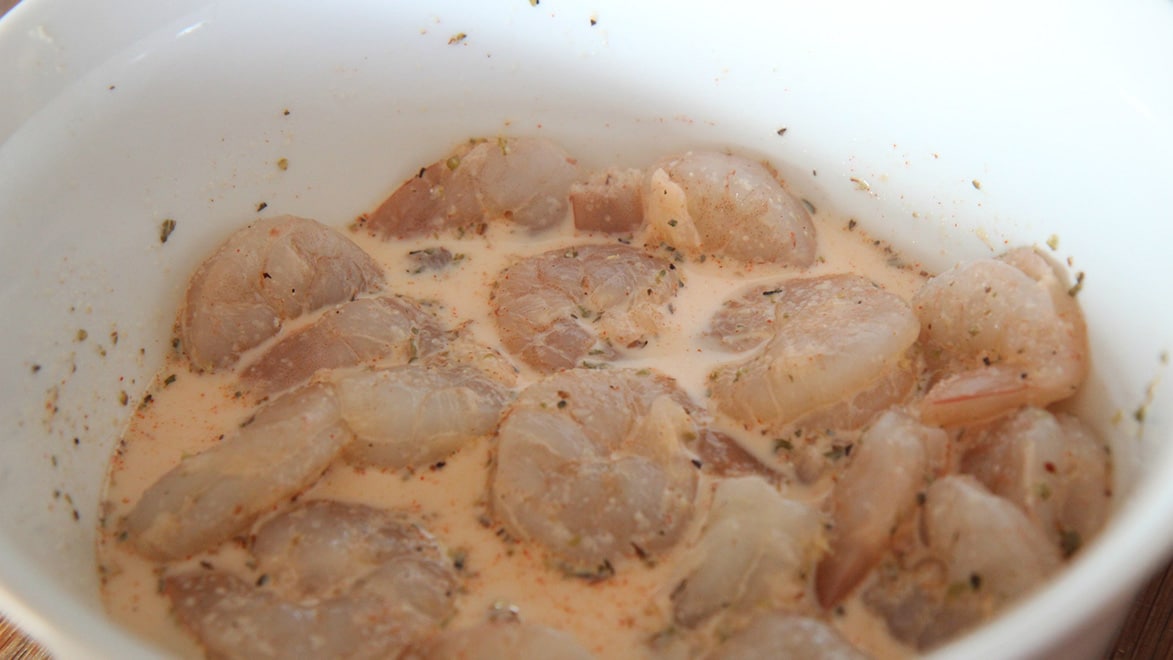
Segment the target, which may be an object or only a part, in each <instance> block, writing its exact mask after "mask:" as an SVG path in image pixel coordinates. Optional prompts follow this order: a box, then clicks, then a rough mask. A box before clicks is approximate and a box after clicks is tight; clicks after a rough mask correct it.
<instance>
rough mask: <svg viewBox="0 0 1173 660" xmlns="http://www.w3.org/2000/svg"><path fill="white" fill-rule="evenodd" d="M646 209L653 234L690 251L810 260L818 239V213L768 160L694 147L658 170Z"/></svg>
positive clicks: (790, 261)
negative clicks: (808, 207) (812, 212)
mask: <svg viewBox="0 0 1173 660" xmlns="http://www.w3.org/2000/svg"><path fill="white" fill-rule="evenodd" d="M644 216H645V217H646V218H647V223H648V228H649V231H650V232H651V234H652V236H655V237H658V238H659V239H660V240H663V241H664V242H665V243H667V244H669V245H671V246H673V247H675V248H676V249H678V250H681V251H683V252H685V253H686V254H693V255H699V254H715V255H718V256H726V257H731V258H733V259H738V260H741V261H748V262H764V263H779V264H787V265H791V266H800V267H805V266H809V265H810V264H811V263H812V262H813V261H814V259H815V251H816V248H817V242H816V240H815V228H814V225H813V224H812V223H811V219H810V216H809V215H807V212H806V209H805V208H803V205H802V203H801V202H799V201H798V200H796V199H794V198H793V197H791V196H790V194H789V193H787V192H786V190H784V189H783V188H782V186H781V184H779V183H778V181H777V180H776V179H775V178H774V176H773V175H772V174H771V173H770V170H769V169H767V168H766V167H765V166H764V165H762V164H760V163H756V162H754V161H752V160H749V159H747V158H742V157H740V156H732V155H729V154H722V153H717V152H690V153H687V154H685V155H683V156H678V157H676V158H670V159H667V160H665V161H663V162H661V163H659V164H658V165H657V166H655V167H653V168H652V169H651V174H650V175H649V177H648V184H647V191H646V192H645V195H644Z"/></svg>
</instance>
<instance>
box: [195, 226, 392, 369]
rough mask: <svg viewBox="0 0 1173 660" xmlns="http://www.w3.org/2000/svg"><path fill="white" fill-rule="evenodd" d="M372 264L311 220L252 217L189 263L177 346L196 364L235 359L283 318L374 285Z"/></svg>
mask: <svg viewBox="0 0 1173 660" xmlns="http://www.w3.org/2000/svg"><path fill="white" fill-rule="evenodd" d="M382 284H383V273H382V270H381V269H380V268H379V266H378V264H376V263H375V261H374V260H373V259H371V257H370V256H368V255H367V254H366V253H365V252H363V251H362V249H360V248H359V247H358V246H357V245H355V244H354V243H352V242H351V241H350V240H349V239H347V238H346V237H344V236H343V235H342V234H339V233H338V232H336V231H334V230H333V229H330V228H329V227H326V226H325V225H322V224H319V223H318V222H315V221H313V220H306V219H304V218H296V217H293V216H281V217H278V218H269V219H264V220H258V221H257V222H255V223H253V224H252V225H250V226H248V227H246V228H245V229H242V230H240V231H238V232H236V233H235V234H233V235H232V236H230V237H229V238H228V240H227V241H225V242H224V243H223V244H222V245H221V246H220V247H219V248H218V249H217V250H216V252H215V253H213V254H212V256H210V257H208V258H207V259H206V260H204V262H203V263H202V264H201V265H200V267H199V268H198V269H197V270H196V272H195V274H194V275H193V276H192V278H191V283H190V284H189V285H188V289H187V297H186V301H185V303H184V308H183V311H182V312H181V314H180V317H179V336H180V339H181V341H182V343H183V350H184V351H185V352H186V353H187V356H188V357H189V358H190V359H191V363H192V365H193V366H195V367H196V368H199V369H208V370H212V369H219V368H223V367H228V366H230V365H232V364H233V363H235V362H236V360H237V358H239V357H240V354H241V352H242V351H245V350H247V349H249V348H252V347H253V346H256V345H258V344H260V343H261V342H263V341H265V340H266V339H268V338H270V337H272V336H274V335H276V334H277V331H278V330H280V329H281V325H282V323H283V322H284V321H286V320H288V319H292V318H295V317H297V316H300V315H302V314H305V313H306V312H310V311H312V310H315V309H320V308H322V307H325V306H326V305H332V304H336V303H340V302H344V301H346V300H350V299H351V298H353V297H354V296H356V295H358V294H360V293H368V292H372V291H375V290H378V289H379V288H380V287H381V286H382Z"/></svg>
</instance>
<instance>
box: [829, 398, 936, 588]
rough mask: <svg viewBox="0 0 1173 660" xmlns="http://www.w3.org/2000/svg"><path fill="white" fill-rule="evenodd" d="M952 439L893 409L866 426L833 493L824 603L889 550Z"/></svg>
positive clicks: (855, 580) (859, 577)
mask: <svg viewBox="0 0 1173 660" xmlns="http://www.w3.org/2000/svg"><path fill="white" fill-rule="evenodd" d="M947 443H948V438H947V437H946V435H945V432H944V431H942V430H941V429H937V428H929V427H926V426H921V425H920V424H918V423H917V422H916V421H915V420H913V419H912V418H910V417H908V416H907V415H904V414H901V413H897V412H891V411H889V412H885V413H884V414H883V415H881V416H880V417H879V419H877V420H876V422H875V424H873V425H872V426H871V427H870V428H869V429H868V430H867V431H865V432H864V434H863V437H862V438H861V439H860V440H859V442H858V443H856V445H855V451H854V453H853V454H852V455H851V463H849V464H848V466H847V469H846V470H844V471H843V475H842V476H841V477H840V478H839V480H838V482H836V484H835V489H834V491H833V493H832V495H831V507H832V515H833V517H834V531H833V533H832V536H831V549H830V552H829V553H828V554H827V556H826V557H824V558H823V561H822V562H821V563H820V564H819V570H818V576H817V579H816V584H817V586H818V593H819V602H820V603H822V605H823V607H832V606H834V605H835V604H837V603H838V602H839V601H840V600H842V599H843V597H845V596H846V595H847V594H849V593H850V592H851V591H852V589H854V588H855V586H856V584H858V583H859V581H860V580H861V579H863V577H864V576H865V575H866V574H867V573H868V572H869V571H870V570H871V569H872V567H873V566H875V564H876V563H877V562H879V561H880V559H881V558H882V557H883V556H884V554H885V553H886V551H887V550H888V547H889V545H890V541H891V537H892V534H893V532H894V530H895V529H896V528H897V526H898V525H899V524H900V522H901V521H902V520H903V519H905V518H908V517H910V516H911V515H912V514H913V513H914V512H915V511H916V506H917V502H916V498H917V493H921V492H923V489H924V488H925V487H926V486H927V484H928V483H929V481H930V480H931V478H932V477H933V476H934V475H933V471H932V469H931V467H932V464H931V462H930V459H931V457H932V456H935V455H939V454H940V453H941V451H942V449H943V448H944V447H946V446H947Z"/></svg>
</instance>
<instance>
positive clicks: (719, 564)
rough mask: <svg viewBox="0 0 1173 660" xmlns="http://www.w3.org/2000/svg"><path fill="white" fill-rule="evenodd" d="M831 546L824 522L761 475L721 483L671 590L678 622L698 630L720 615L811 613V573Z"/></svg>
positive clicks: (809, 508) (812, 511)
mask: <svg viewBox="0 0 1173 660" xmlns="http://www.w3.org/2000/svg"><path fill="white" fill-rule="evenodd" d="M824 547H825V541H824V537H823V519H822V516H821V515H819V513H818V512H817V511H815V510H814V509H812V508H811V507H809V506H807V505H806V504H803V503H801V502H797V501H795V500H789V499H786V498H784V497H782V496H781V495H780V494H778V491H776V490H774V488H773V487H771V486H770V485H769V484H768V483H766V482H765V481H764V480H762V479H761V478H760V477H737V478H733V479H726V480H724V481H721V482H720V483H719V485H718V486H717V491H716V493H715V494H714V496H713V505H712V508H711V509H710V511H709V517H708V519H707V520H706V521H705V528H704V531H703V532H702V534H701V538H700V540H699V541H698V542H697V545H696V547H695V548H692V549H691V550H690V552H689V556H688V558H687V559H686V560H685V561H686V562H688V563H689V564H691V565H692V566H693V567H692V568H691V569H690V570H689V571H688V572H687V574H686V575H685V576H684V577H683V579H682V580H681V582H680V584H679V586H678V587H677V588H676V590H675V591H674V592H673V593H672V603H673V616H674V618H675V620H676V622H677V623H680V624H681V625H684V626H687V627H694V626H697V625H699V624H700V623H702V622H704V621H705V620H707V619H708V618H709V617H712V616H713V615H715V614H718V613H719V612H722V611H723V612H726V613H729V612H733V613H736V614H738V615H750V614H752V613H753V612H755V611H756V610H758V609H761V608H766V609H775V608H783V607H786V608H792V609H797V610H806V609H809V610H813V609H814V605H813V602H812V601H813V597H811V593H810V592H811V576H812V574H813V572H814V567H815V564H816V563H817V562H818V560H819V557H820V556H821V555H822V553H823V550H824Z"/></svg>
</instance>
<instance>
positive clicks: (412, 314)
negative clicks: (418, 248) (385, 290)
mask: <svg viewBox="0 0 1173 660" xmlns="http://www.w3.org/2000/svg"><path fill="white" fill-rule="evenodd" d="M446 343H447V337H446V336H445V333H444V327H443V325H442V324H441V322H440V320H439V319H438V318H436V317H435V316H434V315H433V314H431V313H430V312H428V311H426V310H424V309H423V308H421V307H420V305H419V304H418V303H416V302H415V301H413V300H411V299H410V298H407V297H404V296H381V297H378V298H364V299H361V300H354V301H351V302H347V303H343V304H341V305H339V306H337V307H335V308H334V309H331V310H328V311H326V313H325V314H323V315H322V316H321V318H319V319H318V320H317V321H315V322H314V323H313V324H311V325H309V326H307V327H305V328H302V329H300V330H298V331H297V332H294V333H291V334H289V335H288V336H286V337H283V338H282V339H281V340H280V341H278V342H277V343H276V344H274V345H273V346H272V347H271V348H269V350H267V351H265V353H264V354H262V355H261V356H260V357H259V358H257V360H256V361H255V362H253V363H252V364H250V365H249V366H248V367H247V368H246V369H245V371H244V373H243V374H242V375H241V380H242V381H243V383H244V384H245V385H246V386H247V387H248V388H249V390H250V392H251V394H252V395H253V396H255V397H257V398H262V397H264V396H267V395H268V394H270V393H274V392H280V391H283V390H285V389H288V388H290V387H293V386H295V385H299V384H301V383H303V382H305V381H306V380H308V379H309V378H310V377H311V376H313V375H314V373H315V372H317V371H319V370H321V369H336V368H339V367H350V366H354V365H358V364H364V363H367V364H371V363H375V362H379V363H382V364H388V365H391V364H406V363H408V362H410V361H412V360H415V359H417V358H420V357H423V356H427V355H430V354H432V353H435V352H437V351H439V350H441V349H443V348H444V346H445V344H446Z"/></svg>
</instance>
